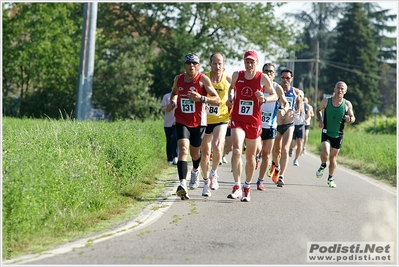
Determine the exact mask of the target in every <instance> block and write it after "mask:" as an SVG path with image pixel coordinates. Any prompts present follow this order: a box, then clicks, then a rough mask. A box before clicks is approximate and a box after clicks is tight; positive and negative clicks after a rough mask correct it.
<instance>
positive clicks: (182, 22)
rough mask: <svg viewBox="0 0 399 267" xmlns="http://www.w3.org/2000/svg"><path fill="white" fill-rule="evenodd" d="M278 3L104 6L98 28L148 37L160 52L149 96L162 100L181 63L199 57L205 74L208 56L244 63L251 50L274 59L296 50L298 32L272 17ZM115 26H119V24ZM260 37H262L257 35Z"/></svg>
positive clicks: (110, 33)
mask: <svg viewBox="0 0 399 267" xmlns="http://www.w3.org/2000/svg"><path fill="white" fill-rule="evenodd" d="M278 5H279V4H276V3H251V2H246V3H188V2H183V3H151V2H134V3H117V4H115V3H103V4H100V6H101V7H100V9H101V11H100V13H101V15H99V21H98V26H99V27H100V28H101V27H104V28H105V27H107V28H108V29H107V30H106V32H104V34H105V36H107V37H108V38H115V39H122V38H123V36H126V35H134V36H136V35H138V36H146V37H147V38H148V46H149V47H151V46H153V45H155V46H156V47H157V50H156V52H155V53H156V54H157V58H155V59H154V60H155V62H156V64H154V70H153V71H152V74H153V77H154V83H153V85H152V86H151V92H152V93H155V94H156V95H157V97H159V98H161V97H162V96H163V95H164V94H165V93H166V91H169V89H170V81H171V80H172V79H173V78H174V77H175V76H176V75H177V74H179V73H181V72H183V71H184V69H183V62H182V60H183V57H184V55H186V54H187V53H190V52H195V53H197V54H199V55H200V57H201V63H202V65H203V66H204V68H207V67H206V66H207V62H208V60H209V56H210V55H211V54H212V53H214V52H222V53H223V54H224V56H225V58H226V59H227V61H230V60H231V61H233V60H236V59H240V60H242V56H243V53H244V52H245V50H247V49H249V48H252V49H258V50H260V51H262V52H265V53H266V54H267V55H271V54H273V55H276V54H278V53H280V52H281V50H283V51H285V49H286V48H290V49H292V46H293V44H292V43H291V40H292V37H293V36H295V35H296V34H297V33H296V30H295V27H290V26H291V25H289V24H287V22H286V21H284V20H282V19H280V18H276V17H275V16H274V13H273V11H274V8H275V7H276V6H278ZM116 22H117V23H116ZM259 33H261V34H259Z"/></svg>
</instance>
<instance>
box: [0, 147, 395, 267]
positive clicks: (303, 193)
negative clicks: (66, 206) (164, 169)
mask: <svg viewBox="0 0 399 267" xmlns="http://www.w3.org/2000/svg"><path fill="white" fill-rule="evenodd" d="M243 160H245V159H244V157H243ZM292 160H293V158H290V161H289V166H288V170H287V172H286V175H285V183H286V185H285V186H284V187H283V188H279V187H277V186H276V185H275V184H274V183H272V181H271V179H270V178H268V177H266V179H265V180H266V190H265V191H257V190H256V179H257V177H258V176H257V175H258V171H256V172H255V175H254V178H253V180H252V181H253V184H252V186H251V202H249V203H244V202H240V201H239V200H232V199H228V198H227V195H228V194H229V193H230V192H231V189H232V186H233V176H232V173H231V165H230V164H229V163H230V155H229V156H228V161H229V163H227V164H223V165H222V166H219V169H218V174H219V176H220V178H219V183H220V188H219V190H216V191H212V196H211V197H202V196H201V193H202V186H203V183H202V182H201V184H200V187H199V188H198V189H195V190H190V191H189V195H190V199H189V200H186V201H182V200H180V198H176V196H175V195H174V193H175V190H176V186H177V181H178V179H177V170H176V176H175V177H171V180H172V181H173V180H175V181H176V183H174V184H173V186H171V187H169V188H168V190H167V192H165V195H166V196H169V197H168V198H166V197H165V198H166V199H165V200H162V199H160V200H159V201H158V202H156V203H154V204H153V205H151V206H149V207H147V208H146V209H145V210H144V211H143V213H142V214H140V215H139V216H138V217H136V218H134V219H133V220H132V221H130V222H128V223H126V224H124V225H121V226H119V228H117V229H113V230H111V231H110V232H108V233H99V234H98V235H97V236H91V237H88V238H83V239H81V240H78V241H76V242H73V243H69V244H65V245H63V246H60V247H57V248H56V249H54V250H52V251H48V252H46V253H42V254H41V255H26V256H24V257H20V258H18V259H13V260H11V261H3V264H18V265H19V264H21V265H24V264H28V265H48V264H50V265H76V264H91V265H97V264H98V265H100V264H107V265H117V264H123V265H147V264H151V265H156V264H159V265H165V264H167V265H177V264H182V265H216V264H218V265H219V264H221V265H245V264H251V265H252V264H257V265H274V264H313V263H310V262H308V257H307V256H308V254H307V252H308V250H307V242H382V241H384V242H394V245H395V253H394V259H393V262H390V263H391V264H395V265H396V263H397V253H396V251H397V249H396V248H397V190H396V188H390V187H388V186H385V185H383V184H381V183H379V182H376V181H374V180H373V179H371V178H368V177H365V176H363V175H360V174H358V173H355V172H353V171H350V170H348V169H345V168H342V167H341V166H338V168H337V170H336V173H335V181H336V184H337V187H336V188H329V187H328V186H327V171H326V172H325V174H324V177H323V178H321V179H317V178H316V177H315V172H316V170H317V168H318V167H319V164H320V161H319V157H318V156H315V155H311V154H306V155H304V156H302V157H301V158H300V159H299V163H300V165H299V166H293V164H292ZM243 179H244V178H243ZM346 264H348V263H346ZM364 264H365V263H364V262H363V265H364Z"/></svg>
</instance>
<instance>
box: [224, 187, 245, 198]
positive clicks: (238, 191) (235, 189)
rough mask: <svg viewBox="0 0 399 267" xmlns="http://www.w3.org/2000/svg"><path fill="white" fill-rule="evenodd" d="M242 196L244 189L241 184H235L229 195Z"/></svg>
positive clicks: (230, 196)
mask: <svg viewBox="0 0 399 267" xmlns="http://www.w3.org/2000/svg"><path fill="white" fill-rule="evenodd" d="M241 197H242V190H241V188H240V186H239V185H235V186H233V191H232V192H231V193H230V194H229V195H228V196H227V198H231V199H237V198H238V199H240V198H241Z"/></svg>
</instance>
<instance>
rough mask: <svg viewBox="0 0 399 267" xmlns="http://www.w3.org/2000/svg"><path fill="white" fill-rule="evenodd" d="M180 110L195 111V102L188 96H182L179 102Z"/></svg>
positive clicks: (184, 111)
mask: <svg viewBox="0 0 399 267" xmlns="http://www.w3.org/2000/svg"><path fill="white" fill-rule="evenodd" d="M180 106H181V111H182V112H183V113H194V112H195V104H194V101H192V100H190V99H188V98H182V99H181V102H180Z"/></svg>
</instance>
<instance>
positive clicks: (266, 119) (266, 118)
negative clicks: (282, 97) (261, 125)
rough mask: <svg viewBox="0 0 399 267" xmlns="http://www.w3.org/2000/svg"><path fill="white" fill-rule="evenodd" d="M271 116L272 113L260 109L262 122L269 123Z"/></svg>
mask: <svg viewBox="0 0 399 267" xmlns="http://www.w3.org/2000/svg"><path fill="white" fill-rule="evenodd" d="M271 118H272V113H271V112H263V111H262V122H267V123H269V122H270V120H271Z"/></svg>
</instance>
